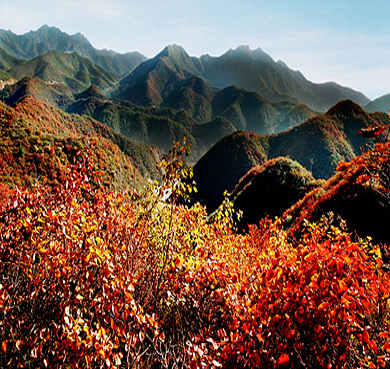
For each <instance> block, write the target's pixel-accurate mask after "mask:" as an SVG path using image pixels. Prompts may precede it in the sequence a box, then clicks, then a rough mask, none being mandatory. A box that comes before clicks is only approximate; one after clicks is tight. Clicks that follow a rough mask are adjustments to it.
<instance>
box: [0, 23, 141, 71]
mask: <svg viewBox="0 0 390 369" xmlns="http://www.w3.org/2000/svg"><path fill="white" fill-rule="evenodd" d="M0 44H1V45H2V48H3V49H4V51H5V52H7V53H8V54H9V55H11V56H13V57H14V58H17V59H23V60H31V59H34V58H36V57H37V56H39V55H43V54H46V53H48V52H49V51H52V50H56V51H58V52H59V53H74V52H77V53H78V54H79V55H81V56H82V57H84V58H87V59H89V60H91V61H92V62H93V63H95V64H97V65H99V66H100V67H101V68H103V69H104V70H106V71H107V72H110V73H114V74H116V75H117V76H124V75H127V74H129V73H130V72H131V71H132V70H133V69H134V68H135V67H136V66H137V65H138V64H139V63H141V62H143V61H145V60H146V57H145V56H144V55H142V54H140V53H139V52H129V53H126V54H120V53H116V52H114V51H111V50H98V49H95V48H94V47H93V46H92V45H91V43H90V42H89V41H88V40H87V39H86V38H85V37H84V36H83V35H81V34H80V33H77V34H75V35H72V36H70V35H68V34H66V33H64V32H62V31H61V30H59V29H58V28H56V27H49V26H47V25H45V26H42V27H41V28H39V29H38V30H36V31H31V32H28V33H25V34H24V35H16V34H14V33H13V32H11V31H6V30H0Z"/></svg>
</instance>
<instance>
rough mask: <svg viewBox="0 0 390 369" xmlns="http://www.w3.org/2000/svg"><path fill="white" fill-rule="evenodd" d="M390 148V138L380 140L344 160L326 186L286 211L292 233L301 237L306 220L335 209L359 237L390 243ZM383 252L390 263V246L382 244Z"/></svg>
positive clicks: (311, 220)
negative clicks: (388, 226)
mask: <svg viewBox="0 0 390 369" xmlns="http://www.w3.org/2000/svg"><path fill="white" fill-rule="evenodd" d="M389 151H390V144H389V142H386V143H385V144H377V145H375V150H374V151H373V152H371V154H369V151H368V150H367V153H366V154H364V155H360V156H358V157H357V158H355V159H354V160H352V161H351V162H350V163H345V162H341V163H340V164H339V166H338V168H337V172H336V173H335V175H334V176H332V177H331V178H330V179H329V180H328V181H326V183H325V184H324V185H323V186H322V187H319V188H317V189H314V190H313V191H311V192H309V193H308V194H306V196H305V197H304V198H303V199H301V200H300V201H298V202H297V203H296V204H294V205H293V206H292V207H291V208H290V209H288V210H287V211H286V212H285V213H284V214H283V222H284V226H285V227H286V228H288V229H289V232H290V236H291V237H300V234H301V232H302V230H303V224H304V223H305V222H306V221H310V222H315V221H318V220H319V219H320V218H321V216H322V215H325V214H327V213H328V212H330V211H331V212H333V213H334V214H335V221H337V222H340V220H343V221H345V222H346V227H348V230H349V231H351V232H355V233H356V234H357V235H358V236H359V237H368V236H369V237H372V238H373V240H374V242H376V243H379V242H381V243H386V244H388V243H389V242H390V237H389V232H388V228H387V224H388V219H389V216H390V202H389V188H390V183H389V167H388V163H387V158H388V155H389ZM373 153H374V155H373ZM341 224H342V222H341ZM382 247H384V246H383V244H382ZM382 253H383V255H384V256H386V258H385V260H384V262H386V263H388V262H389V261H390V259H389V257H390V250H388V249H386V248H382Z"/></svg>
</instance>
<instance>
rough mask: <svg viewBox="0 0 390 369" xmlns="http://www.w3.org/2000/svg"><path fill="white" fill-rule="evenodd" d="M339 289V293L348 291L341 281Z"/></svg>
mask: <svg viewBox="0 0 390 369" xmlns="http://www.w3.org/2000/svg"><path fill="white" fill-rule="evenodd" d="M339 288H340V292H344V291H347V290H348V287H347V285H346V284H345V282H344V281H342V280H340V281H339Z"/></svg>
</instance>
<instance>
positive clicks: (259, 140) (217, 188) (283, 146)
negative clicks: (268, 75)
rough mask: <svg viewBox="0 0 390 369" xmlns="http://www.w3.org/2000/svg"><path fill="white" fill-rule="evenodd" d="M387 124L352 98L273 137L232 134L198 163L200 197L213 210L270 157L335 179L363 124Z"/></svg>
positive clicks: (354, 150)
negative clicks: (339, 165)
mask: <svg viewBox="0 0 390 369" xmlns="http://www.w3.org/2000/svg"><path fill="white" fill-rule="evenodd" d="M387 123H388V117H387V115H386V114H382V113H381V114H378V113H375V114H368V113H366V112H365V111H364V110H363V109H362V108H361V107H360V106H358V105H357V104H355V103H353V102H352V101H351V100H347V101H342V102H340V103H338V104H337V105H335V106H334V107H333V108H331V109H330V110H329V111H328V112H327V113H326V114H324V115H319V116H317V117H314V118H311V119H309V120H307V121H306V122H304V123H302V124H300V125H299V126H297V127H295V128H292V129H290V130H288V131H286V132H281V133H278V134H275V135H257V134H254V133H247V132H242V131H239V132H234V133H232V134H231V135H229V136H227V137H225V138H223V139H222V140H220V141H218V142H217V143H216V144H215V145H214V146H213V147H212V148H211V149H210V150H209V151H208V152H207V153H206V154H205V155H204V156H203V157H202V158H201V159H200V160H199V161H198V163H197V164H196V165H195V166H194V179H195V181H196V183H197V187H198V194H197V197H196V200H199V201H201V202H203V203H205V204H206V205H207V206H208V209H209V211H213V210H214V209H215V208H216V207H217V206H218V205H219V204H220V203H221V201H222V199H223V192H224V190H227V191H229V192H231V191H233V189H234V187H235V186H236V184H237V183H238V181H239V179H240V178H241V177H243V176H244V175H245V174H246V173H247V172H248V171H249V170H250V169H251V168H253V167H255V166H258V165H262V164H263V163H264V162H265V161H266V160H269V159H272V158H277V157H281V156H284V157H290V158H291V159H293V160H296V161H297V162H299V163H300V164H301V165H302V166H303V167H305V168H306V169H307V170H310V171H311V172H312V173H313V175H314V177H315V178H318V179H320V178H324V179H327V178H329V177H331V176H332V175H333V174H334V172H335V170H336V167H337V165H338V163H339V161H350V160H352V159H353V158H354V157H355V156H356V155H359V154H360V153H361V147H363V146H364V144H365V143H366V142H367V140H365V139H364V138H363V137H361V136H360V135H359V134H358V131H359V129H360V128H364V127H370V126H372V125H385V124H387Z"/></svg>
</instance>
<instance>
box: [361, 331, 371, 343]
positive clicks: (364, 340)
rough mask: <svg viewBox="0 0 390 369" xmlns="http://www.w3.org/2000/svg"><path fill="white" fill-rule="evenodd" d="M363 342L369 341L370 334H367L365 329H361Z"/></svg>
mask: <svg viewBox="0 0 390 369" xmlns="http://www.w3.org/2000/svg"><path fill="white" fill-rule="evenodd" d="M362 339H363V343H365V344H366V345H368V344H369V343H370V336H369V335H368V332H367V331H366V330H364V331H363V335H362Z"/></svg>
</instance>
